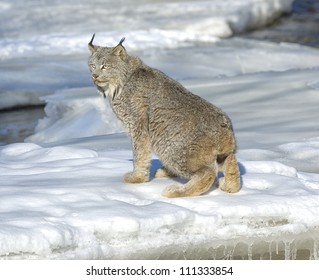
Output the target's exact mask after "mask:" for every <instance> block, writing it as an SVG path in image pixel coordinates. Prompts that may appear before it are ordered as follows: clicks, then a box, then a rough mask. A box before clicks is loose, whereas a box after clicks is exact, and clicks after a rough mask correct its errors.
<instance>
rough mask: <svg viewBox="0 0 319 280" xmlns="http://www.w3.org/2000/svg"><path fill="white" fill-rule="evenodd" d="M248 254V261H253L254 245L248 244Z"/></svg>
mask: <svg viewBox="0 0 319 280" xmlns="http://www.w3.org/2000/svg"><path fill="white" fill-rule="evenodd" d="M247 251H248V252H247V254H248V260H252V259H253V243H250V244H248V250H247Z"/></svg>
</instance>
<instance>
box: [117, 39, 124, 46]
mask: <svg viewBox="0 0 319 280" xmlns="http://www.w3.org/2000/svg"><path fill="white" fill-rule="evenodd" d="M124 41H125V37H123V38H122V39H121V41H120V42H119V43H118V45H121V46H122V43H123V42H124Z"/></svg>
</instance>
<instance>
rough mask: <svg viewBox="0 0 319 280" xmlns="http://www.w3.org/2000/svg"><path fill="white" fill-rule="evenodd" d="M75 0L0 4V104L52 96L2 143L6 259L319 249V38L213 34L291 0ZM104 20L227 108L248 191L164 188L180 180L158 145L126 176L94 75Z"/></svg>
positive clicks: (272, 12) (267, 15)
mask: <svg viewBox="0 0 319 280" xmlns="http://www.w3.org/2000/svg"><path fill="white" fill-rule="evenodd" d="M78 2H79V7H80V8H79V12H78V13H76V14H74V17H72V16H71V15H73V12H74V10H73V8H72V7H73V6H72V1H65V0H64V1H59V0H56V1H50V4H49V3H48V5H49V6H48V8H45V7H44V6H43V5H37V4H38V2H37V1H28V2H27V3H25V2H23V1H2V3H1V4H0V13H2V16H1V17H0V22H1V24H0V26H1V27H0V29H1V33H0V34H2V35H1V36H2V37H1V38H0V50H1V52H0V53H1V59H2V61H1V65H0V81H1V84H2V89H1V92H0V94H1V104H0V106H1V108H7V107H11V106H15V105H17V104H22V103H23V104H30V103H34V101H33V100H34V96H37V98H40V99H41V100H38V101H36V102H43V103H45V104H46V107H45V111H46V117H45V118H43V119H41V120H39V123H38V126H37V128H36V131H35V134H34V135H32V136H30V137H29V138H28V139H26V140H25V142H24V143H14V144H7V145H3V146H0V197H1V200H0V258H1V259H25V258H27V259H182V258H186V259H223V258H226V259H232V258H235V259H236V258H244V259H252V258H253V259H258V258H264V259H276V258H286V259H296V258H297V259H300V258H306V259H318V258H319V255H318V254H319V251H318V248H319V244H318V243H319V240H318V233H319V232H318V226H319V219H318V217H319V160H318V159H319V134H318V122H317V120H318V118H319V111H318V105H317V104H318V102H319V96H318V89H319V86H318V85H319V78H318V77H319V67H318V66H319V58H318V57H319V50H316V49H312V48H308V47H302V46H299V45H293V44H285V43H282V44H272V43H265V42H256V41H252V40H243V39H238V38H237V39H236V38H231V39H218V38H217V37H216V36H218V37H227V36H229V35H230V34H231V33H236V32H241V31H244V30H247V29H250V28H254V27H257V26H259V25H261V24H265V22H268V21H270V20H272V19H273V18H274V17H277V16H279V14H280V13H282V12H284V11H289V9H290V6H291V3H292V1H278V0H277V1H254V0H250V1H236V3H235V4H234V3H233V2H234V1H223V2H220V1H198V2H196V4H194V3H192V2H190V1H189V2H188V1H185V2H184V1H178V2H173V1H164V2H165V3H162V4H159V3H156V2H153V1H138V2H136V1H135V2H134V4H133V1H132V2H130V1H127V2H126V4H125V5H124V4H123V3H121V5H120V9H119V6H118V5H115V2H111V1H110V2H111V4H110V7H111V8H110V9H105V10H104V9H101V8H100V7H99V5H96V4H97V3H101V2H99V1H91V2H85V1H78ZM103 3H104V2H103ZM21 5H25V7H24V10H25V13H20V12H18V11H19V9H17V8H18V7H21ZM100 5H101V4H100ZM133 5H134V9H132V7H133ZM117 9H119V10H118V12H115V11H117ZM187 13H189V14H188V16H186V14H187ZM129 14H132V17H128V18H127V19H126V17H127V15H129ZM92 15H96V16H92ZM103 15H112V17H105V16H104V17H102V16H103ZM30 16H32V18H33V19H34V20H32V21H26V24H24V25H23V26H21V25H20V21H21V20H23V19H24V18H29V17H30ZM7 17H12V19H13V20H12V21H10V22H7V21H6V19H7ZM125 19H126V20H125ZM38 21H43V27H39V28H37V22H38ZM84 21H85V22H84ZM124 21H125V22H127V24H126V25H125V24H124ZM55 23H58V24H55ZM106 23H107V24H106ZM217 23H218V24H217ZM77 24H79V25H77ZM127 25H128V26H129V28H127ZM210 25H214V26H218V28H216V30H214V31H212V30H211V29H209V26H210ZM145 26H147V28H146V27H145ZM203 27H205V29H204V28H203ZM91 29H92V30H91ZM124 29H125V32H124V31H123V30H124ZM226 29H227V30H226ZM205 30H208V32H204V31H205ZM226 31H227V32H226ZM93 32H97V36H96V38H97V42H100V43H101V44H105V43H106V44H110V45H111V44H115V43H116V42H117V40H119V39H120V38H121V37H122V36H123V35H125V36H126V37H127V38H126V41H125V46H126V48H127V50H128V51H129V52H130V53H134V54H137V55H139V56H140V57H141V58H142V59H143V60H144V62H146V63H147V64H149V65H152V66H154V67H156V68H159V69H161V70H162V71H164V72H166V73H167V74H169V75H170V76H172V77H174V78H175V79H178V80H179V81H180V82H181V83H182V84H183V85H184V86H185V87H187V88H188V89H190V90H191V91H193V92H194V93H196V94H198V95H200V96H202V97H203V98H205V99H207V100H208V101H210V102H212V103H214V104H216V105H217V106H219V107H221V108H222V109H223V110H224V111H225V112H227V113H228V114H229V116H230V117H231V119H232V121H233V124H234V128H235V134H236V137H237V141H238V153H237V154H238V160H239V167H240V171H241V179H242V189H241V191H240V192H239V193H236V194H227V193H223V192H222V191H220V190H219V189H217V188H216V187H215V186H213V187H212V188H211V190H210V191H209V192H208V193H206V194H204V195H202V196H199V197H193V198H174V199H168V198H165V197H162V196H161V191H162V190H163V188H164V187H165V186H167V185H169V184H171V183H172V182H173V181H174V180H177V181H178V182H180V183H183V182H184V180H182V179H178V178H177V179H176V178H175V179H174V178H173V179H155V178H154V172H155V170H156V169H157V168H159V167H160V166H161V163H160V162H159V160H158V159H157V158H156V156H155V155H154V156H153V157H152V166H151V181H150V182H147V183H144V184H137V185H130V184H125V183H123V182H122V176H123V175H124V174H125V173H126V172H129V171H131V169H132V164H133V162H132V151H131V145H130V140H129V138H128V136H127V134H126V133H125V131H124V130H123V128H122V126H121V125H120V123H119V122H118V121H117V120H116V118H115V116H114V114H113V113H112V110H111V108H110V106H109V104H108V101H107V99H103V98H102V97H101V96H99V95H98V93H97V91H96V89H95V88H94V86H93V85H92V83H91V81H90V77H89V73H88V70H87V65H86V61H87V57H88V50H87V47H86V44H87V41H88V39H89V38H90V35H91V34H92V33H93ZM103 40H106V41H103ZM16 50H18V52H17V51H16ZM30 93H32V94H33V95H32V94H30ZM31 96H32V97H31Z"/></svg>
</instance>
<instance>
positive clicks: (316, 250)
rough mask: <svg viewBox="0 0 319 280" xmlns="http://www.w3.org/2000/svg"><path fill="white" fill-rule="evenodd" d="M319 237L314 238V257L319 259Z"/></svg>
mask: <svg viewBox="0 0 319 280" xmlns="http://www.w3.org/2000/svg"><path fill="white" fill-rule="evenodd" d="M318 253H319V252H318V239H317V238H314V240H313V259H314V260H318Z"/></svg>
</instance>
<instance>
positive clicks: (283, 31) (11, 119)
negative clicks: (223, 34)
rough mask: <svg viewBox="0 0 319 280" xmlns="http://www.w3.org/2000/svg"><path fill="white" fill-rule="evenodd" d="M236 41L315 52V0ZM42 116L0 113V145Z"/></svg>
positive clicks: (304, 0) (35, 110)
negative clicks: (294, 46) (304, 47)
mask: <svg viewBox="0 0 319 280" xmlns="http://www.w3.org/2000/svg"><path fill="white" fill-rule="evenodd" d="M240 37H243V38H251V39H256V40H263V41H272V42H278V43H279V42H290V43H297V44H303V45H307V46H310V47H315V48H319V0H295V1H294V4H293V10H292V13H290V14H289V15H284V16H283V17H281V18H280V19H279V20H277V21H276V22H274V23H273V24H272V25H270V26H268V27H266V28H264V29H262V30H255V31H252V32H249V33H246V34H241V35H240ZM43 116H44V111H43V107H30V108H22V109H16V110H11V111H0V120H1V121H0V145H5V144H9V143H15V142H23V140H24V139H25V138H26V137H27V136H29V135H31V134H33V132H34V128H35V126H36V124H37V122H38V120H39V119H41V118H43Z"/></svg>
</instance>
